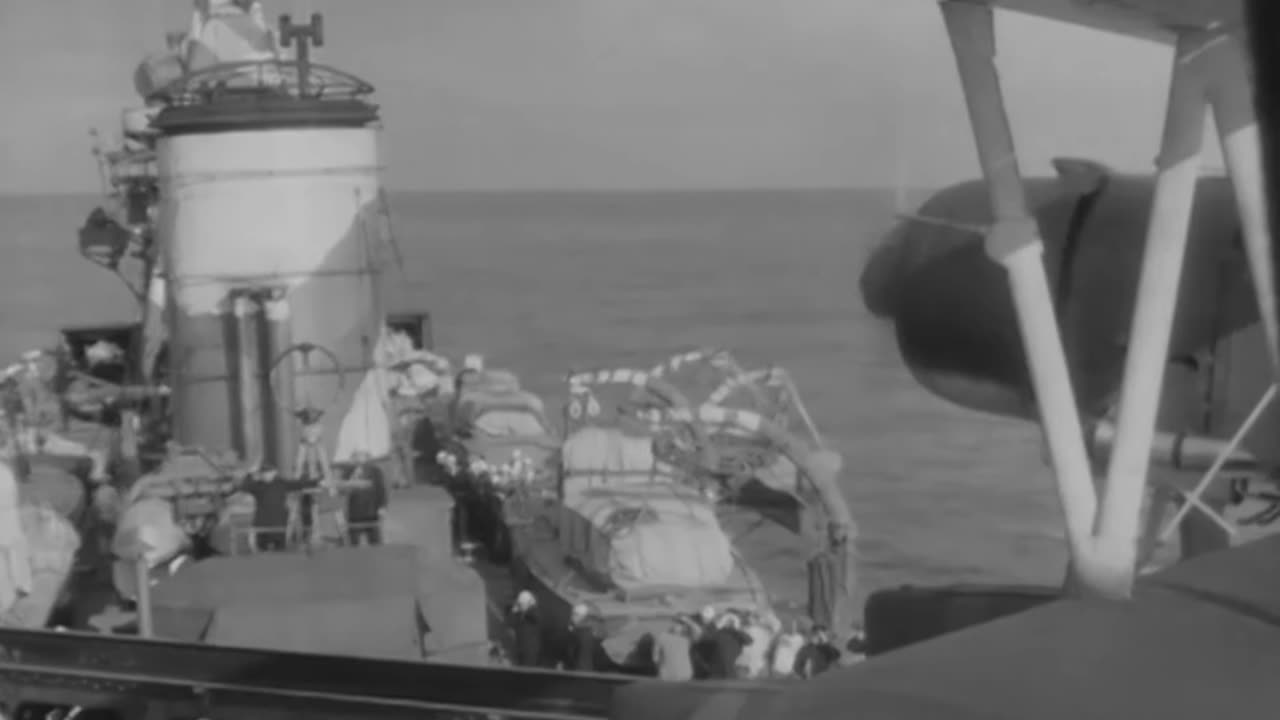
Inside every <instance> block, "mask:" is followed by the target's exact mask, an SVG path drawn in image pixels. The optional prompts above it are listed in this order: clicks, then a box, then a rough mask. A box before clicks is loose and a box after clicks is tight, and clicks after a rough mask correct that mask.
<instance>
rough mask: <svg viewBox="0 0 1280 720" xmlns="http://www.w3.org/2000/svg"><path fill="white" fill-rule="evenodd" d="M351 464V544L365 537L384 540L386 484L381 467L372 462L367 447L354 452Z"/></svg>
mask: <svg viewBox="0 0 1280 720" xmlns="http://www.w3.org/2000/svg"><path fill="white" fill-rule="evenodd" d="M351 460H352V463H353V464H352V466H351V471H350V473H349V474H348V475H347V480H348V481H349V482H350V483H351V488H350V490H349V492H348V494H347V538H348V540H349V541H350V543H351V544H352V545H359V544H360V541H361V539H364V540H365V541H366V542H368V544H370V545H381V544H382V519H383V518H384V517H386V514H387V484H386V481H385V480H384V479H383V476H382V468H380V467H378V466H377V465H376V464H374V463H373V462H372V459H371V458H370V456H369V452H368V451H367V450H357V451H355V452H353V453H352V454H351Z"/></svg>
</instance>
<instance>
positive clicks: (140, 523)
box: [111, 497, 191, 567]
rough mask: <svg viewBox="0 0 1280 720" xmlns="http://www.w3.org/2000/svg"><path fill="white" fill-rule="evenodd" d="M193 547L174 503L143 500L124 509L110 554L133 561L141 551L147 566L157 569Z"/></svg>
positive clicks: (156, 499)
mask: <svg viewBox="0 0 1280 720" xmlns="http://www.w3.org/2000/svg"><path fill="white" fill-rule="evenodd" d="M190 545H191V539H190V538H189V537H188V536H187V532H186V531H185V530H183V529H182V527H181V526H179V525H178V522H177V520H176V519H175V518H174V514H173V503H172V502H170V501H168V500H164V499H161V498H153V497H144V498H142V499H141V500H138V501H137V502H134V503H132V504H130V505H128V506H127V507H125V509H124V512H122V513H121V514H120V520H119V522H118V524H117V525H116V531H115V536H114V537H113V538H112V540H111V552H112V553H113V554H114V555H115V556H116V557H118V558H132V557H133V556H134V553H136V552H138V551H139V550H141V552H142V553H143V557H144V558H146V561H147V565H148V567H155V566H156V565H158V564H160V563H162V562H165V561H166V560H169V559H170V558H173V557H174V556H176V555H177V554H178V553H180V552H182V551H183V550H185V549H186V548H187V547H189V546H190Z"/></svg>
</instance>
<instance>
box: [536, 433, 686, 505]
mask: <svg viewBox="0 0 1280 720" xmlns="http://www.w3.org/2000/svg"><path fill="white" fill-rule="evenodd" d="M560 456H561V462H562V464H563V466H564V478H563V480H562V481H561V489H562V492H563V494H564V495H566V496H569V495H573V494H574V493H576V492H578V491H581V490H585V489H588V488H594V487H603V486H606V485H609V486H617V485H624V484H642V485H648V484H651V483H655V482H671V476H670V475H669V470H670V469H669V468H665V467H663V465H662V464H661V463H658V462H657V460H656V459H655V458H654V456H653V438H652V437H651V436H649V435H632V434H629V433H627V432H624V431H623V430H621V429H618V428H602V427H595V426H587V427H584V428H582V429H580V430H576V431H574V432H573V433H571V434H570V435H569V436H568V437H566V438H565V440H564V444H563V446H562V448H561V453H560Z"/></svg>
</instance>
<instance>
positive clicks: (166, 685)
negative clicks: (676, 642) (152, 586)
mask: <svg viewBox="0 0 1280 720" xmlns="http://www.w3.org/2000/svg"><path fill="white" fill-rule="evenodd" d="M637 679H640V678H629V677H626V676H605V675H587V674H580V673H567V672H558V671H544V670H516V669H507V668H471V667H462V666H455V665H443V664H441V665H436V664H431V663H425V662H405V661H391V660H377V659H369V658H357V657H338V656H328V655H309V654H300V653H290V652H281V651H276V650H253V649H242V648H229V647H217V646H211V645H203V644H187V643H175V642H164V641H156V640H144V639H140V638H133V637H124V636H113V635H93V634H83V633H70V632H68V633H61V632H59V633H55V632H49V631H47V630H46V631H30V630H7V629H6V630H0V702H3V703H4V704H5V705H8V706H9V707H7V708H3V709H0V712H4V713H5V714H6V716H7V717H14V715H12V714H10V713H12V711H13V710H14V709H15V708H14V707H13V705H14V704H17V703H22V702H33V703H41V702H44V703H48V702H50V700H49V698H55V699H56V700H54V701H55V702H67V698H72V697H74V698H75V700H74V702H80V703H83V704H84V705H94V704H96V705H113V704H115V705H119V704H123V703H126V702H140V703H144V704H145V703H160V704H164V705H166V706H169V707H171V708H172V709H175V710H177V709H182V708H188V709H192V710H194V711H195V712H196V713H197V714H200V715H202V716H207V715H208V713H209V711H210V710H212V709H219V710H224V709H225V710H227V711H231V712H233V713H237V712H244V711H246V710H248V711H250V713H249V714H253V712H252V711H260V710H266V709H276V710H284V711H286V712H288V713H296V714H297V715H298V716H299V717H304V716H305V717H359V718H372V717H404V718H409V717H424V716H425V715H427V714H431V713H440V712H445V713H448V714H458V715H469V714H495V715H500V716H503V717H511V718H543V719H544V720H552V719H557V720H558V719H566V720H568V719H573V720H576V719H579V718H604V717H608V709H609V703H610V701H611V698H612V695H613V691H614V690H615V689H616V688H618V687H621V686H622V685H625V684H627V683H630V682H633V681H634V680H637ZM233 708H234V710H232V709H233Z"/></svg>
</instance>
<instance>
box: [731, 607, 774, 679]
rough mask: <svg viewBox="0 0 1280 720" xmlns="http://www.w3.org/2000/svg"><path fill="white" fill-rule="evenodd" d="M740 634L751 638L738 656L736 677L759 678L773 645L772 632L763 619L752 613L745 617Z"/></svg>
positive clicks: (766, 664) (762, 673) (764, 668)
mask: <svg viewBox="0 0 1280 720" xmlns="http://www.w3.org/2000/svg"><path fill="white" fill-rule="evenodd" d="M742 632H743V633H745V634H746V635H747V637H749V638H751V642H749V643H747V645H746V647H744V648H742V654H741V655H739V656H738V677H743V678H758V677H761V676H762V675H764V673H765V670H766V669H767V668H768V664H769V663H768V657H767V655H768V653H769V647H770V646H771V645H772V644H773V636H774V631H773V630H772V629H771V628H770V624H769V623H768V622H766V621H765V619H764V618H762V617H760V616H759V615H757V614H755V613H752V614H750V615H748V616H747V621H746V623H744V624H743V627H742Z"/></svg>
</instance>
